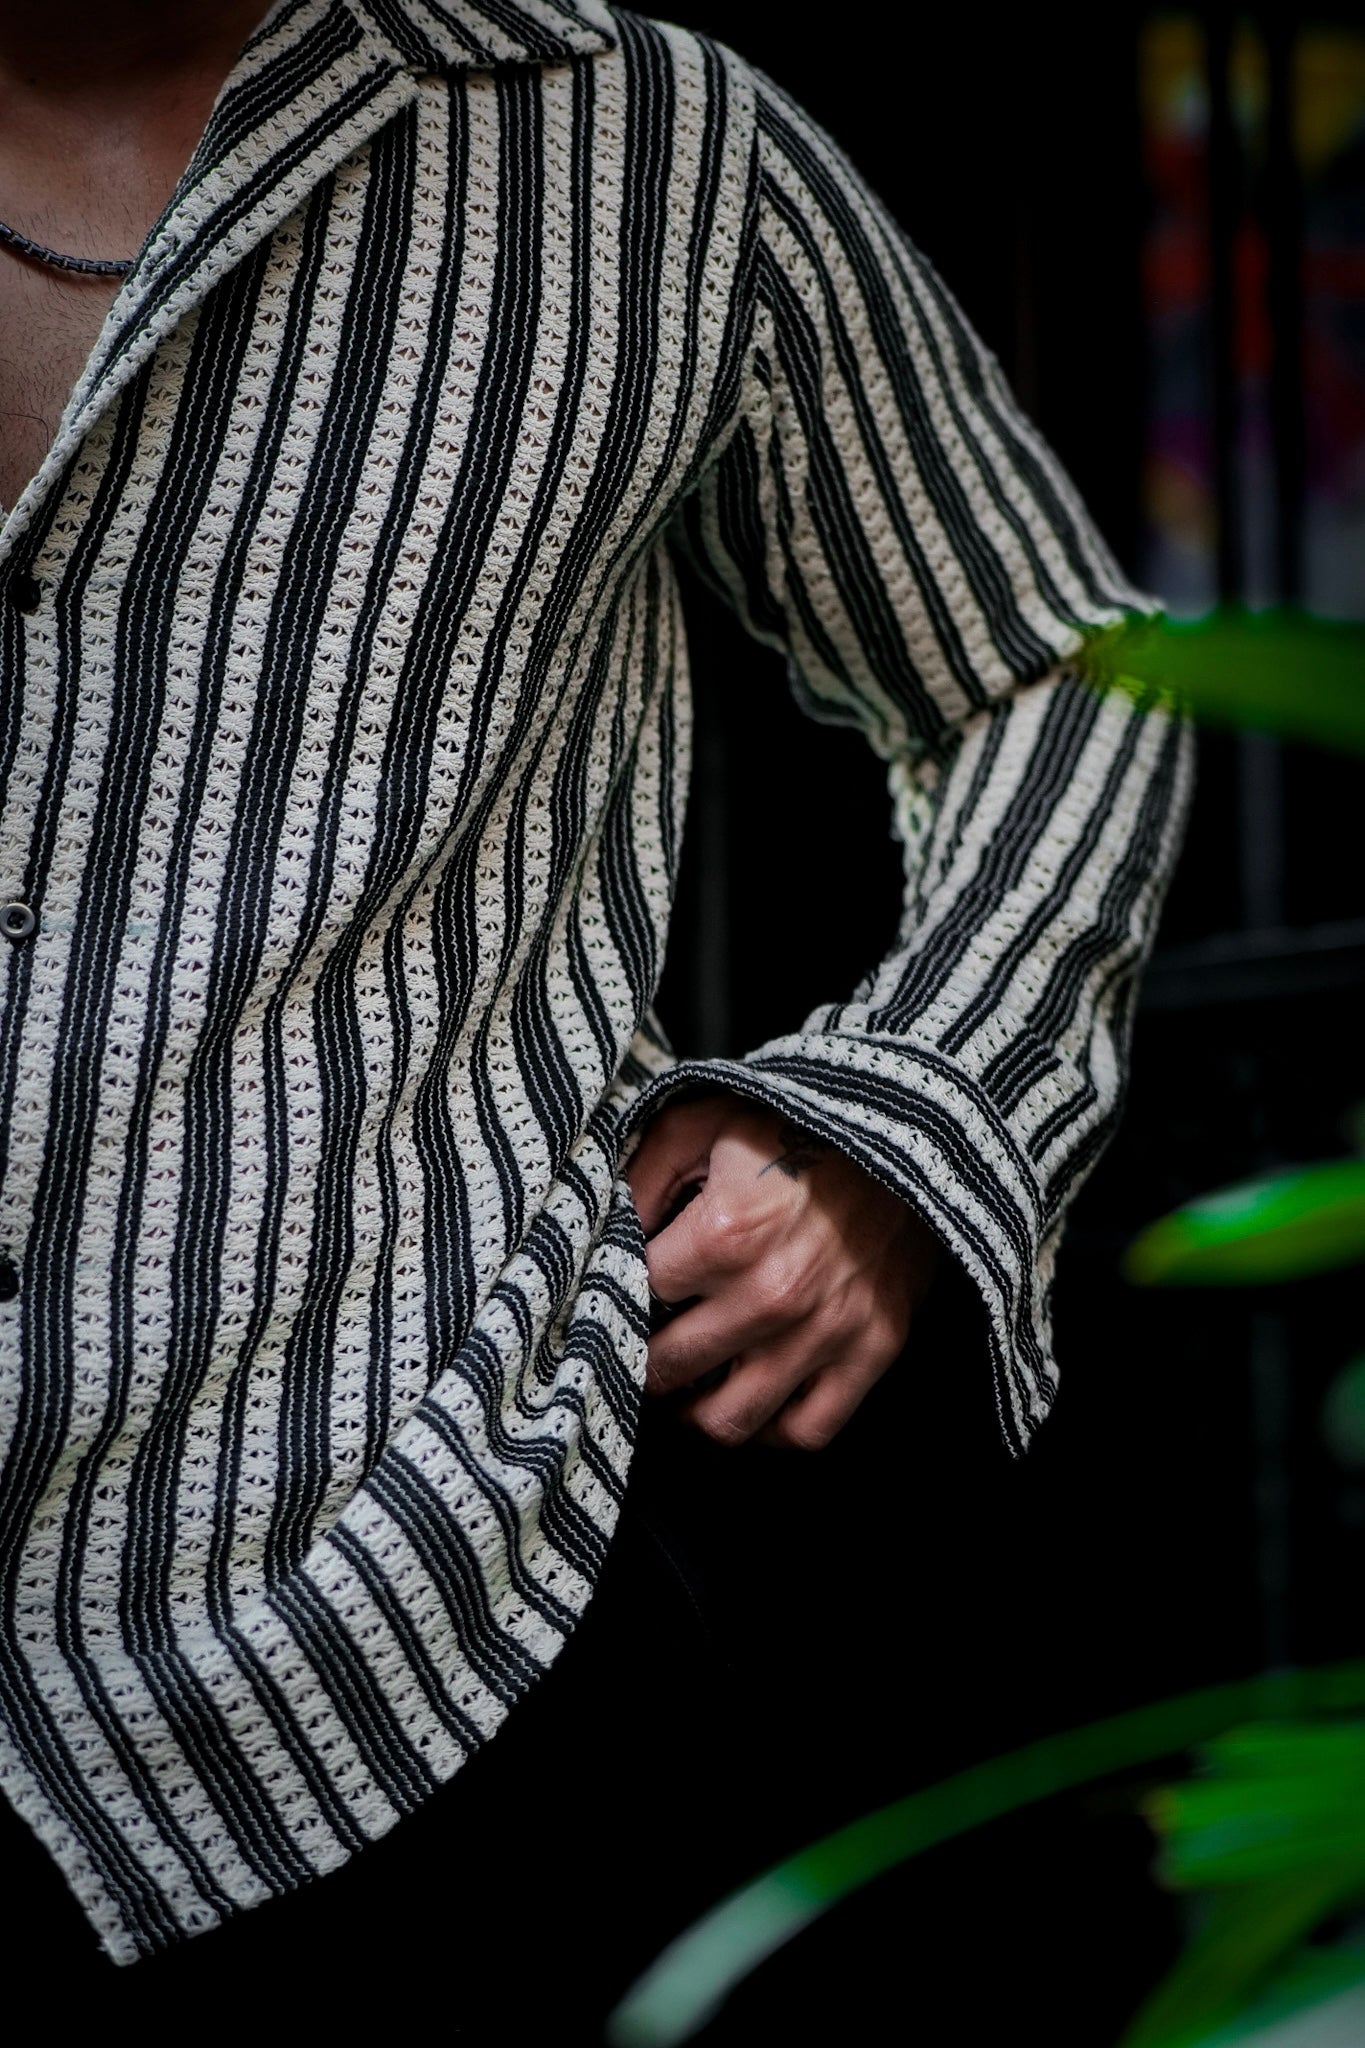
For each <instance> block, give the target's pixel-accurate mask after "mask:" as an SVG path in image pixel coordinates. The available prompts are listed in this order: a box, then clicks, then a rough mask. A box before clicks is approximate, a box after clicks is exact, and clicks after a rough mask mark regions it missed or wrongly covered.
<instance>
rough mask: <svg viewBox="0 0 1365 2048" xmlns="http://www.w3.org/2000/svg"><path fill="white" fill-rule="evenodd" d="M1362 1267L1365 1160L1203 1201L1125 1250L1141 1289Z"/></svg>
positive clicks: (1272, 1179) (1339, 1162)
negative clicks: (1351, 1266) (1359, 1264)
mask: <svg viewBox="0 0 1365 2048" xmlns="http://www.w3.org/2000/svg"><path fill="white" fill-rule="evenodd" d="M1361 1259H1365V1159H1333V1160H1327V1161H1326V1162H1324V1163H1323V1164H1321V1165H1318V1166H1301V1167H1295V1168H1292V1169H1290V1170H1289V1171H1288V1172H1285V1173H1275V1174H1270V1175H1268V1176H1267V1177H1266V1178H1265V1179H1264V1180H1253V1181H1244V1182H1242V1183H1241V1184H1240V1185H1239V1186H1237V1187H1231V1188H1223V1189H1220V1190H1219V1192H1218V1193H1217V1194H1212V1195H1201V1196H1200V1197H1199V1199H1198V1201H1194V1202H1189V1203H1187V1204H1186V1206H1185V1207H1184V1208H1183V1209H1176V1210H1174V1211H1173V1212H1172V1214H1171V1215H1169V1216H1163V1217H1162V1218H1161V1219H1160V1220H1159V1222H1156V1223H1149V1224H1148V1226H1147V1228H1146V1229H1145V1230H1143V1231H1140V1232H1139V1234H1138V1235H1137V1237H1135V1238H1134V1239H1133V1242H1132V1243H1131V1244H1130V1245H1129V1247H1128V1250H1127V1252H1126V1253H1125V1255H1124V1260H1123V1270H1124V1273H1125V1274H1126V1275H1127V1277H1128V1279H1130V1280H1132V1281H1135V1282H1136V1283H1137V1285H1138V1286H1140V1287H1245V1286H1248V1285H1254V1284H1256V1283H1258V1282H1266V1281H1273V1280H1296V1279H1299V1278H1300V1277H1301V1276H1302V1275H1304V1274H1308V1273H1326V1272H1330V1271H1331V1270H1332V1269H1333V1268H1334V1267H1337V1266H1350V1265H1354V1264H1355V1263H1356V1262H1357V1261H1358V1260H1361Z"/></svg>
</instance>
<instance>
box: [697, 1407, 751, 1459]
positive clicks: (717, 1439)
mask: <svg viewBox="0 0 1365 2048" xmlns="http://www.w3.org/2000/svg"><path fill="white" fill-rule="evenodd" d="M692 1419H693V1422H694V1423H695V1425H696V1427H697V1428H698V1429H699V1430H700V1431H701V1433H702V1435H703V1436H708V1437H710V1439H711V1441H712V1443H714V1444H720V1445H721V1446H722V1447H723V1448H724V1449H727V1450H734V1449H736V1448H737V1447H738V1446H739V1445H740V1444H743V1443H747V1442H748V1440H749V1437H750V1436H751V1434H752V1431H751V1430H750V1428H749V1425H748V1424H747V1422H745V1421H744V1420H743V1418H742V1417H741V1416H738V1415H734V1414H726V1413H721V1414H715V1413H711V1412H705V1411H704V1412H703V1413H701V1414H700V1415H695V1416H693V1418H692Z"/></svg>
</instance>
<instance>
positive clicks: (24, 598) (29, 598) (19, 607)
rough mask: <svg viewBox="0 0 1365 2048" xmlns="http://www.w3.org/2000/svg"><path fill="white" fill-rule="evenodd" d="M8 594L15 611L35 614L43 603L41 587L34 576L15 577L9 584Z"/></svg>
mask: <svg viewBox="0 0 1365 2048" xmlns="http://www.w3.org/2000/svg"><path fill="white" fill-rule="evenodd" d="M9 594H10V602H11V604H12V605H13V606H14V608H15V610H16V611H20V612H36V611H37V609H38V607H39V605H40V604H41V603H42V601H43V586H42V584H41V583H40V582H39V581H38V579H37V577H36V576H27V575H24V576H16V577H15V579H14V581H13V582H12V583H11V584H10V587H9Z"/></svg>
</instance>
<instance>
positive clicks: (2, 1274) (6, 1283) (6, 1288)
mask: <svg viewBox="0 0 1365 2048" xmlns="http://www.w3.org/2000/svg"><path fill="white" fill-rule="evenodd" d="M18 1292H19V1268H18V1267H17V1266H16V1265H15V1263H14V1261H13V1259H6V1258H3V1257H0V1301H13V1299H14V1297H15V1295H16V1294H17V1293H18Z"/></svg>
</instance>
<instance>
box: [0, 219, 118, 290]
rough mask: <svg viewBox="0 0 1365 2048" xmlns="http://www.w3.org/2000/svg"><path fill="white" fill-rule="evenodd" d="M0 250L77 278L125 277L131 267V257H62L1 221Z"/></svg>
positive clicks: (59, 253) (58, 250)
mask: <svg viewBox="0 0 1365 2048" xmlns="http://www.w3.org/2000/svg"><path fill="white" fill-rule="evenodd" d="M0 247H3V248H6V249H12V250H13V251H14V253H15V255H16V256H27V257H28V259H29V261H30V262H31V263H41V264H44V265H45V266H46V268H47V269H49V270H67V271H74V272H75V274H76V276H77V277H126V276H127V275H128V272H129V271H130V270H131V269H132V267H133V259H132V257H131V256H128V257H125V258H123V259H122V260H121V261H120V260H116V259H114V258H112V257H104V256H63V254H62V253H61V251H60V249H48V248H45V247H44V246H43V244H42V243H41V242H33V241H30V240H29V238H28V236H27V235H21V234H20V232H19V230H18V228H12V227H10V226H9V225H8V224H7V223H6V222H5V221H3V220H0Z"/></svg>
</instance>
